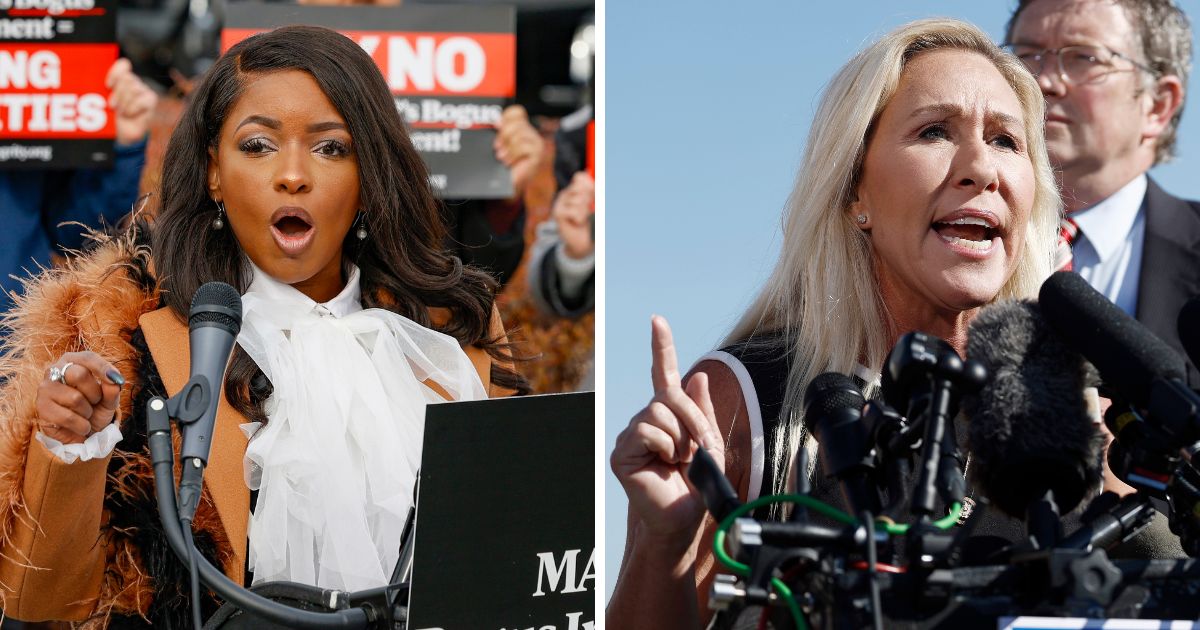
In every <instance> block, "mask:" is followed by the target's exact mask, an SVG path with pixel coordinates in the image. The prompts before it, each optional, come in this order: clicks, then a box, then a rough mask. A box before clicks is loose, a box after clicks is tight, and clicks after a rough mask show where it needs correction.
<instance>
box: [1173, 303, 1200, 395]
mask: <svg viewBox="0 0 1200 630" xmlns="http://www.w3.org/2000/svg"><path fill="white" fill-rule="evenodd" d="M1178 327H1179V341H1181V342H1182V343H1183V349H1184V350H1185V351H1186V352H1187V354H1188V358H1189V359H1191V360H1192V365H1195V366H1200V295H1197V296H1195V297H1193V298H1192V299H1190V300H1188V301H1187V304H1184V305H1183V308H1182V309H1181V310H1180V311H1179V322H1178ZM1193 384H1194V383H1193Z"/></svg>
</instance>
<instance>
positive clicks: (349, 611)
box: [146, 390, 399, 630]
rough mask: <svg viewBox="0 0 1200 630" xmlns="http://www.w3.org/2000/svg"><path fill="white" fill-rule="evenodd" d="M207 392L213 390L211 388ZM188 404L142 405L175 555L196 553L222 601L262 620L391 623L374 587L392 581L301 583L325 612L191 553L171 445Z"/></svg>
mask: <svg viewBox="0 0 1200 630" xmlns="http://www.w3.org/2000/svg"><path fill="white" fill-rule="evenodd" d="M186 391H188V390H185V392H186ZM206 393H207V395H211V391H209V392H206ZM186 405H187V401H185V399H184V398H183V397H182V396H180V395H176V396H174V397H172V398H171V399H170V400H164V399H163V398H162V397H160V396H155V397H154V398H151V399H150V401H149V402H148V403H147V404H146V427H147V433H148V434H149V436H148V438H149V443H150V455H151V459H152V461H153V463H154V490H155V495H156V496H157V498H158V513H159V518H160V519H161V521H162V524H163V529H164V530H165V532H166V535H167V542H168V543H170V545H171V549H172V551H174V552H175V555H177V556H179V558H180V559H181V560H183V561H184V562H185V563H187V562H191V559H192V558H193V557H194V558H195V562H196V564H197V565H198V569H199V574H200V581H201V582H203V583H204V584H205V585H206V586H208V587H209V588H211V589H212V590H214V591H216V592H217V594H218V595H220V596H221V597H222V598H223V599H224V600H225V601H226V602H228V603H231V604H233V605H234V606H237V607H238V608H239V609H241V610H244V611H246V612H247V613H249V614H251V615H254V616H256V617H260V618H262V619H264V620H269V621H272V622H275V623H277V624H280V625H283V626H285V627H289V628H303V629H313V630H316V629H324V628H346V629H351V628H353V629H359V628H368V627H371V628H375V627H386V628H390V627H391V621H392V615H393V610H392V607H390V606H380V605H379V600H380V596H381V593H379V592H377V591H383V593H382V595H384V596H386V594H387V592H388V591H389V589H392V587H391V586H388V587H383V588H381V589H372V590H370V591H362V592H359V593H352V594H346V593H343V592H341V591H337V590H334V589H316V588H315V587H303V586H301V588H309V589H312V590H314V591H319V592H320V594H321V599H320V601H324V602H328V604H329V607H330V608H338V609H339V610H336V611H333V612H326V613H322V612H312V611H307V610H300V609H297V608H291V607H288V606H285V605H283V604H280V603H278V602H275V601H271V600H269V599H267V598H265V597H262V596H260V595H258V594H256V593H253V592H251V591H249V590H247V589H245V588H243V587H242V586H241V585H239V584H236V583H235V582H233V580H230V579H229V578H228V577H226V575H225V574H224V573H223V572H222V571H221V570H219V569H217V568H216V567H214V566H213V565H212V563H210V562H209V561H208V560H207V559H206V558H205V557H204V556H202V555H200V554H199V553H198V552H195V550H194V547H190V546H189V545H187V544H186V543H185V541H184V535H183V529H182V527H181V525H180V522H179V518H178V508H177V502H176V497H175V488H174V485H175V472H174V469H175V450H174V448H173V447H172V445H171V418H172V417H176V418H178V415H179V414H180V412H181V409H183V408H184V407H185V406H186ZM297 586H300V585H297ZM395 592H396V593H398V592H399V591H398V590H396V591H395ZM194 604H195V603H194ZM380 624H387V625H380Z"/></svg>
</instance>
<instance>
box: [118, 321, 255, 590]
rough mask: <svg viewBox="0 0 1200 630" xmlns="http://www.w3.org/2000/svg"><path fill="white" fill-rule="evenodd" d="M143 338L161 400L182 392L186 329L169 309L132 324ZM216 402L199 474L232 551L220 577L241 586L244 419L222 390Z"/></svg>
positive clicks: (246, 502) (246, 497) (246, 506)
mask: <svg viewBox="0 0 1200 630" xmlns="http://www.w3.org/2000/svg"><path fill="white" fill-rule="evenodd" d="M138 322H139V323H140V324H141V327H142V332H143V333H144V334H145V336H146V345H147V346H149V348H150V354H151V355H152V356H153V357H154V364H155V365H156V366H157V367H158V374H159V376H161V377H162V381H163V385H164V386H165V387H166V389H167V395H169V396H170V395H174V394H176V393H178V392H179V390H181V389H183V386H184V384H185V383H187V380H188V374H189V372H190V370H191V367H190V357H191V352H190V342H189V339H188V328H187V326H186V325H185V324H184V323H183V322H181V321H180V320H179V319H178V318H177V317H176V316H175V313H174V312H172V311H171V309H169V308H160V309H158V310H156V311H152V312H150V313H146V314H145V315H142V317H141V318H140V319H139V320H138ZM220 395H221V399H220V402H219V403H218V406H217V422H216V425H215V426H214V427H213V436H212V452H211V453H210V454H209V459H208V468H207V469H205V472H204V485H205V487H206V488H208V492H209V496H211V497H212V501H213V504H214V505H215V506H216V508H217V515H218V516H219V517H220V519H221V525H223V526H224V528H225V534H226V536H228V538H229V543H230V544H231V545H232V546H233V558H232V559H231V560H230V563H231V566H227V567H225V573H226V575H228V576H230V579H232V580H233V581H234V582H237V583H238V584H241V583H242V582H243V581H244V570H245V567H246V528H247V521H248V519H249V516H250V489H249V488H248V487H246V482H245V480H244V478H243V473H242V459H243V458H244V456H245V454H246V443H247V440H246V437H245V434H243V433H242V430H241V428H240V427H239V426H238V425H240V424H241V423H243V422H245V421H246V420H245V418H244V417H243V416H242V415H241V414H239V413H238V412H237V411H235V410H234V409H233V407H232V406H230V405H229V401H227V400H225V391H224V388H220Z"/></svg>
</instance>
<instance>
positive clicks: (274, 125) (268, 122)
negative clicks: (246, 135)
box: [234, 114, 280, 131]
mask: <svg viewBox="0 0 1200 630" xmlns="http://www.w3.org/2000/svg"><path fill="white" fill-rule="evenodd" d="M252 123H258V124H260V125H262V126H264V127H266V128H268V129H279V127H280V124H279V121H278V120H275V119H274V118H267V117H266V116H259V115H257V114H253V115H250V116H247V117H246V119H245V120H243V121H242V122H240V123H238V126H237V127H236V128H235V129H234V131H237V130H238V129H241V128H242V127H245V126H246V125H249V124H252Z"/></svg>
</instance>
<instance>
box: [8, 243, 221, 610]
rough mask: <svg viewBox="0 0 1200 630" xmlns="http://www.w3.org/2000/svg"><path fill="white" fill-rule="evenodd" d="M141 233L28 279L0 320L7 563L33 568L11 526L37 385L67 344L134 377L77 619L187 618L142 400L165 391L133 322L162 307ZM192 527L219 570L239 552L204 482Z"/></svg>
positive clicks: (19, 503) (183, 580) (19, 517)
mask: <svg viewBox="0 0 1200 630" xmlns="http://www.w3.org/2000/svg"><path fill="white" fill-rule="evenodd" d="M146 241H147V231H146V229H145V227H144V226H135V227H134V228H131V229H130V230H129V231H128V232H127V233H125V234H122V235H119V236H116V237H111V238H107V237H104V238H98V240H97V243H96V244H95V245H94V246H93V247H92V248H91V251H90V252H89V253H88V254H87V255H83V256H78V257H74V258H72V259H71V260H70V261H69V262H68V263H67V264H66V265H65V266H64V267H62V268H58V269H50V270H43V271H42V273H41V274H40V275H39V276H38V277H36V278H35V279H33V280H30V281H28V282H27V283H26V285H25V291H24V296H21V297H17V298H16V304H17V306H16V308H15V309H14V310H12V311H11V312H10V313H8V314H7V315H5V316H4V318H3V320H2V325H3V327H4V331H3V332H4V333H7V339H3V338H0V343H3V351H0V549H3V557H2V558H0V562H3V563H15V564H16V565H19V566H25V567H29V566H30V563H29V555H28V554H29V550H27V549H17V548H15V546H14V545H13V533H14V528H17V527H20V526H25V527H29V526H30V525H31V519H32V515H31V514H30V512H29V510H28V509H27V507H26V501H25V497H24V496H23V488H24V484H25V462H26V461H27V457H28V453H29V449H30V445H31V440H32V439H33V434H34V432H35V431H36V430H37V426H36V416H37V414H36V410H35V401H36V397H37V390H38V386H39V384H40V383H41V382H42V380H43V379H44V378H45V376H46V372H47V370H48V368H49V366H50V365H52V364H53V363H54V362H55V361H56V360H57V359H58V358H59V357H60V356H62V355H63V354H64V353H66V352H78V351H83V350H90V351H92V352H95V353H96V354H98V355H100V356H102V357H104V358H106V359H107V360H109V361H110V362H112V364H113V365H114V366H116V367H117V369H118V370H120V371H121V374H122V375H123V376H124V377H125V380H126V382H127V383H128V386H127V388H126V389H125V390H124V391H122V396H121V400H120V406H119V411H118V422H120V423H121V430H122V433H123V434H124V436H125V438H124V439H123V440H122V441H121V442H120V443H119V444H118V445H117V447H116V449H115V450H114V452H113V455H112V458H111V460H110V462H109V466H108V474H107V479H106V484H105V498H104V512H103V514H102V516H101V519H100V522H101V523H102V525H101V527H100V531H99V532H98V535H99V537H100V540H101V544H102V545H103V546H104V555H105V556H106V560H105V567H104V576H103V580H102V583H101V587H100V591H99V593H98V594H97V597H96V600H95V602H94V605H92V606H90V610H91V613H90V614H89V615H88V616H87V619H86V620H84V622H83V624H82V627H86V628H104V627H114V628H115V627H135V626H141V627H145V626H146V625H152V626H153V627H185V626H188V625H190V621H188V620H189V617H188V616H187V614H188V606H189V601H188V600H189V598H188V597H187V595H186V593H187V589H188V586H187V584H188V578H187V570H186V566H185V565H184V564H183V563H182V562H180V561H179V560H178V559H177V558H176V557H175V556H174V554H173V553H172V552H171V550H170V548H169V546H168V545H167V543H166V538H165V535H164V533H163V531H162V529H161V525H160V523H159V520H158V512H157V503H156V501H155V495H154V474H153V468H152V465H151V462H150V456H149V449H148V446H147V443H146V430H145V403H146V401H147V400H149V398H150V397H152V396H153V395H161V394H163V387H162V382H161V380H160V379H159V377H158V374H157V370H156V369H155V367H154V365H153V359H152V358H151V355H150V353H149V351H148V349H147V347H146V343H145V339H144V338H143V337H142V335H141V331H140V330H139V328H138V318H139V317H140V316H141V315H143V314H144V313H147V312H149V311H153V310H155V309H157V308H158V307H159V296H158V291H157V288H156V284H157V283H156V281H155V279H154V276H153V272H152V270H151V263H150V251H149V247H148V244H147V242H146ZM22 524H23V525H22ZM32 526H33V527H34V528H39V527H40V524H37V523H33V524H32ZM195 531H196V544H197V547H198V548H200V549H201V552H202V553H203V554H204V555H205V556H206V557H208V558H209V560H210V561H211V562H213V563H214V564H215V565H216V566H224V565H225V562H224V561H227V560H228V559H229V558H230V557H231V554H232V551H231V549H230V546H229V543H228V540H227V539H226V537H225V533H224V530H223V528H222V526H221V522H220V520H219V518H218V517H217V514H216V511H215V509H214V507H213V504H212V501H211V498H210V497H208V496H207V490H206V491H205V496H204V497H203V499H202V502H201V505H200V508H199V509H198V511H197V513H196V520H195ZM95 534H96V533H95V532H80V535H81V536H87V535H95ZM40 568H41V567H39V569H40ZM150 576H156V577H157V579H154V578H151V577H150ZM12 594H13V588H12V586H11V585H8V584H0V604H3V602H4V601H5V599H6V598H7V597H9V596H11V595H12ZM27 596H28V595H27ZM70 603H71V604H78V603H79V602H70ZM84 603H85V604H86V602H84ZM214 606H215V602H214V601H211V600H210V601H208V602H206V605H205V606H204V608H206V609H208V610H206V612H207V613H211V612H212V610H214Z"/></svg>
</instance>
